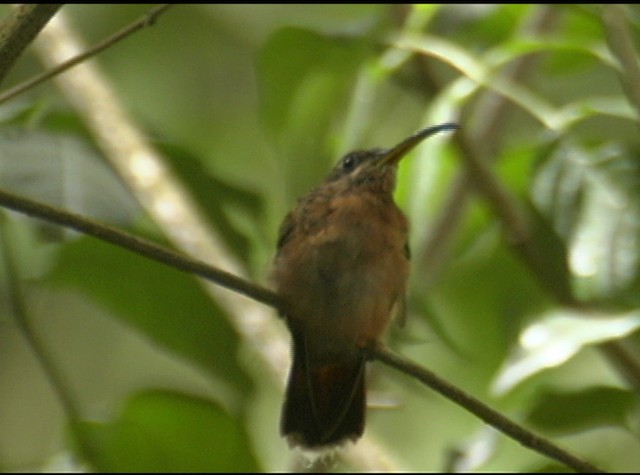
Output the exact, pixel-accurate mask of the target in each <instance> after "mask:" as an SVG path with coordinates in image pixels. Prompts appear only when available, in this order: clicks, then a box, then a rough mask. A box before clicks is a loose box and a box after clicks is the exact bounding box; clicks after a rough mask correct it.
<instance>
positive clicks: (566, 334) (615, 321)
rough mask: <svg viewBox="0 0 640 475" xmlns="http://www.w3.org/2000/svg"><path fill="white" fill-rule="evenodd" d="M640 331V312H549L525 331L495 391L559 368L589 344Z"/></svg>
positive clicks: (495, 385)
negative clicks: (612, 313)
mask: <svg viewBox="0 0 640 475" xmlns="http://www.w3.org/2000/svg"><path fill="white" fill-rule="evenodd" d="M638 328H640V311H637V310H636V311H633V312H627V313H623V314H615V315H595V314H588V315H587V314H584V313H581V312H577V311H571V310H557V311H550V312H548V313H546V314H545V315H542V316H541V317H540V318H538V319H537V320H536V321H535V323H533V324H531V325H529V326H528V327H527V328H525V329H524V330H523V331H522V332H521V334H520V338H519V344H518V347H517V348H516V349H515V350H514V351H513V352H512V355H511V357H510V358H509V359H508V360H507V361H506V362H505V364H504V365H503V366H502V369H501V370H500V371H499V372H498V374H497V375H496V377H495V379H494V381H493V383H492V390H493V391H494V392H495V393H496V394H504V393H506V392H508V391H510V390H511V389H513V388H514V387H515V386H516V385H518V384H520V383H521V382H522V381H524V380H526V379H527V378H529V377H531V376H532V375H534V374H536V373H538V372H540V371H543V370H545V369H548V368H553V367H556V366H560V365H562V364H563V363H565V362H566V361H567V360H569V359H570V358H572V357H573V356H574V355H576V354H577V353H578V352H579V351H580V350H581V349H582V348H584V347H585V346H588V345H593V344H598V343H602V342H604V341H607V340H612V339H616V338H621V337H624V336H627V335H629V334H631V333H633V332H634V331H635V330H637V329H638Z"/></svg>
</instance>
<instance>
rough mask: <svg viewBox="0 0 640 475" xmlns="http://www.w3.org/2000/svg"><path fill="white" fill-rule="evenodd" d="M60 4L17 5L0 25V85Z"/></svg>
mask: <svg viewBox="0 0 640 475" xmlns="http://www.w3.org/2000/svg"><path fill="white" fill-rule="evenodd" d="M61 6H62V4H51V5H48V4H37V5H29V4H26V5H19V6H18V7H17V8H16V9H15V10H12V11H11V12H10V13H9V15H8V16H7V17H6V18H5V19H4V21H3V22H2V23H1V24H0V83H2V81H3V80H4V78H5V77H6V75H7V74H8V72H9V70H10V69H11V67H12V66H13V64H14V63H15V62H16V60H17V59H18V58H19V57H20V55H21V54H22V52H23V51H24V49H25V48H26V47H27V46H29V45H30V44H31V42H32V41H33V39H34V38H35V37H36V35H37V34H38V33H39V32H40V30H42V28H43V27H44V26H45V25H46V24H47V22H48V21H49V20H50V19H51V17H53V15H55V14H56V12H57V11H58V10H59V9H60V7H61Z"/></svg>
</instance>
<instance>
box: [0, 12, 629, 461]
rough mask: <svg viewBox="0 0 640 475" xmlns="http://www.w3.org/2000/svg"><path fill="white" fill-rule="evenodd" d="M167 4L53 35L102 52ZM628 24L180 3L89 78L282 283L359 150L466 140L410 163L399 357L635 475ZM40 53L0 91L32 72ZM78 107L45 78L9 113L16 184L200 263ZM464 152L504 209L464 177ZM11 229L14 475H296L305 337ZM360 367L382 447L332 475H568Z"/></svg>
mask: <svg viewBox="0 0 640 475" xmlns="http://www.w3.org/2000/svg"><path fill="white" fill-rule="evenodd" d="M150 8H151V6H149V5H90V6H86V5H84V6H83V5H68V6H64V7H62V9H61V13H59V14H58V15H64V16H66V20H67V21H68V25H69V26H68V28H69V29H71V30H73V31H75V33H76V34H77V35H78V36H79V37H80V38H82V40H83V41H84V42H85V44H86V45H91V44H94V43H96V42H98V41H100V40H102V39H103V38H106V37H107V36H109V35H111V34H112V33H114V32H115V31H117V30H119V29H120V28H122V27H124V26H125V25H127V24H129V23H130V22H133V21H135V20H136V19H137V18H139V17H141V16H142V15H144V14H145V12H147V11H149V9H150ZM0 15H2V16H3V17H6V16H8V15H10V10H9V7H2V9H0ZM639 21H640V10H639V9H638V8H637V7H636V6H624V7H619V6H596V5H582V6H580V5H577V6H574V5H566V6H555V5H423V6H409V5H405V6H402V5H311V6H309V5H299V6H296V5H177V6H174V7H172V8H171V9H169V10H168V11H166V12H165V13H164V14H163V15H162V16H161V17H160V18H159V19H158V21H157V23H156V24H154V25H153V26H150V27H149V28H145V29H142V30H140V31H138V32H137V33H135V34H134V35H132V36H130V37H129V38H127V39H126V40H124V41H122V42H120V43H118V44H116V45H114V46H113V47H111V48H109V49H108V50H106V51H104V52H102V53H101V54H99V55H98V56H97V57H96V58H95V59H92V60H91V61H94V62H95V63H96V66H97V68H98V70H97V74H98V75H99V76H100V77H101V78H102V79H103V80H104V81H106V82H107V83H108V84H109V87H110V88H111V89H112V91H113V93H114V95H115V96H114V97H116V98H117V101H118V103H119V104H120V105H122V107H123V108H124V109H125V110H126V112H127V113H128V114H129V117H130V120H131V124H130V125H131V126H133V127H135V128H136V129H137V130H139V131H140V132H142V133H143V135H144V136H145V137H146V138H147V139H148V140H149V143H150V144H151V146H152V147H153V150H154V151H155V152H158V153H159V156H160V157H162V158H161V160H162V163H165V164H166V166H167V175H168V176H170V177H171V179H172V180H174V181H172V183H176V182H177V183H181V185H182V187H183V188H182V191H181V192H180V193H182V194H181V196H188V197H189V199H190V200H192V201H191V202H192V204H193V205H194V208H195V209H198V210H199V212H200V217H201V221H200V224H202V226H203V229H205V234H206V233H207V232H211V233H215V234H216V236H218V237H219V242H220V244H221V246H220V248H219V250H220V252H221V253H222V255H223V256H225V259H226V258H229V259H230V260H231V261H232V262H234V267H233V268H230V270H231V271H233V272H234V273H235V272H240V271H241V272H242V274H243V275H244V276H245V277H247V278H248V279H250V280H252V281H253V282H256V283H258V284H260V285H265V286H268V285H269V270H270V266H271V261H272V258H273V254H274V250H275V243H276V237H277V230H278V225H279V223H280V221H281V220H282V218H283V217H284V215H285V214H286V212H287V211H288V210H289V209H290V208H291V207H292V206H293V205H294V203H295V199H296V198H297V197H298V196H300V195H302V194H304V193H306V192H307V191H309V190H310V189H311V188H313V187H314V186H315V185H316V184H318V183H319V182H320V181H321V180H322V179H324V177H325V175H326V173H327V172H328V170H329V169H330V167H331V166H332V164H333V163H335V161H337V160H338V159H339V158H340V156H341V155H342V154H344V153H345V152H348V151H350V150H352V149H356V148H366V147H385V146H391V145H393V144H395V143H397V142H398V141H399V140H401V139H403V138H405V137H406V136H408V135H410V134H412V133H413V132H415V131H416V130H418V129H419V128H422V127H424V126H427V125H433V124H436V123H440V122H445V121H456V122H458V123H459V124H460V125H461V130H460V131H459V132H456V133H455V134H442V135H440V136H438V137H434V138H432V139H429V141H427V142H425V144H424V145H422V146H421V147H420V148H419V149H418V150H416V151H415V152H414V153H413V154H412V155H411V156H410V157H408V158H407V159H405V160H404V161H403V163H402V166H401V170H400V173H399V180H398V189H397V193H396V197H397V201H398V203H399V204H400V206H401V207H402V208H403V210H404V211H405V212H406V214H407V216H408V218H409V220H410V222H411V248H412V259H413V260H412V264H413V269H412V277H411V289H410V295H409V298H408V302H409V307H408V309H409V310H408V322H407V324H406V325H405V326H404V327H402V328H399V327H397V326H394V328H392V330H391V332H390V335H389V338H388V343H389V345H390V346H391V347H393V348H394V349H395V350H397V351H398V352H400V353H403V354H405V355H407V356H409V357H410V358H412V359H413V360H415V361H416V362H417V363H419V364H421V365H424V366H426V367H428V368H429V369H431V370H433V371H435V372H436V373H438V374H439V375H441V376H443V377H445V378H446V379H447V380H449V381H450V382H452V383H453V384H456V385H458V386H459V387H461V388H462V389H464V390H465V391H467V392H469V393H471V394H472V395H474V396H475V397H477V398H479V399H481V400H483V401H485V402H487V403H488V404H490V405H491V406H492V407H494V408H496V409H498V410H499V411H501V412H503V413H504V414H505V415H507V416H509V417H511V418H513V419H515V420H516V421H518V422H520V423H522V424H523V425H526V426H527V427H530V428H532V429H534V430H535V431H537V432H538V433H540V434H541V435H544V436H545V437H548V438H551V439H553V440H554V441H556V442H558V443H559V444H560V445H562V446H563V447H566V448H567V449H569V450H571V451H572V452H574V453H576V454H578V455H580V456H582V457H584V458H586V459H588V460H590V461H592V462H593V463H596V464H598V465H600V466H601V467H603V468H605V469H609V470H612V471H627V470H629V471H631V470H637V468H638V467H639V466H640V450H639V441H638V393H637V391H638V388H640V370H639V369H638V368H640V352H639V351H640V350H639V346H638V345H639V344H640V340H639V339H638V335H637V332H636V329H637V328H638V326H639V325H640V311H639V310H638V309H639V307H638V305H639V303H640V301H639V299H638V295H640V293H639V292H638V290H640V289H639V285H640V284H639V282H640V281H639V272H638V270H639V268H638V250H639V246H640V239H639V236H640V234H639V232H638V231H639V229H638V227H639V223H640V208H639V205H638V203H640V187H639V184H640V182H639V181H638V180H639V178H640V170H639V168H638V165H639V161H638V160H639V155H638V145H639V142H640V140H639V135H638V119H639V117H638V113H639V112H638V111H639V110H640V99H639V98H640V93H639V88H640V84H639V83H637V82H634V81H633V78H634V77H635V76H634V72H635V69H637V68H638V48H639V47H640V45H639V40H640V32H639V28H640V27H639ZM621 25H622V26H621ZM51 26H53V25H51ZM47 28H48V27H45V32H46V30H47ZM45 32H43V35H44V33H45ZM626 32H628V33H629V34H630V36H629V37H628V38H627V37H625V33H626ZM43 38H44V37H43V36H42V35H41V38H40V40H41V41H42V40H43ZM625 38H626V39H628V40H630V43H628V44H627V43H625V42H624V40H625ZM45 41H49V40H45ZM625 45H626V46H629V47H627V48H626V49H625ZM45 46H46V45H44V46H43V45H40V46H36V45H32V46H31V47H29V48H28V49H27V51H26V53H25V54H24V55H23V56H22V57H21V58H20V59H19V60H18V62H17V63H16V65H15V67H14V68H13V69H12V71H11V73H10V74H9V76H8V77H7V78H6V80H5V82H4V83H3V85H2V90H6V89H8V88H9V87H11V86H13V85H15V84H18V83H20V82H21V81H23V80H25V79H27V78H29V77H31V76H32V75H34V74H36V73H38V72H40V71H42V70H43V68H44V66H43V61H47V54H48V53H47V52H46V51H47V50H46V49H45ZM623 50H624V51H626V53H621V51H623ZM625 54H626V56H625ZM621 55H622V56H621ZM49 60H51V57H49ZM54 62H55V61H54ZM634 67H635V69H634ZM72 72H73V71H70V72H69V73H67V74H72ZM61 80H64V77H63V78H61ZM73 96H74V93H73V88H72V89H71V92H69V90H67V93H66V95H65V94H63V93H62V92H61V90H60V89H59V86H58V84H57V83H53V82H48V83H46V84H44V85H42V86H39V87H37V88H35V89H33V90H30V91H29V92H27V93H25V94H22V95H20V96H18V97H17V98H15V99H12V100H10V101H7V102H4V103H1V104H0V121H1V122H2V129H1V130H0V138H1V139H0V187H2V188H3V189H6V190H10V191H13V192H15V193H19V194H22V195H23V196H26V197H30V198H32V199H36V200H39V201H42V202H45V203H49V204H52V205H55V206H59V207H61V208H65V209H69V210H72V211H74V212H76V213H78V214H81V215H84V216H87V217H90V218H93V219H96V220H99V221H102V222H106V223H109V224H111V225H113V226H116V227H120V228H123V229H125V230H128V231H130V232H132V233H135V234H140V235H142V236H144V237H146V238H148V239H152V240H155V241H158V242H160V243H162V244H163V245H167V246H169V245H172V246H176V247H177V248H179V249H181V250H182V251H184V252H188V251H189V248H188V246H186V248H185V247H183V248H181V247H180V245H179V244H177V242H180V239H184V240H186V241H188V240H189V236H192V235H194V234H193V233H195V232H196V231H194V230H193V229H191V228H190V227H189V226H190V225H187V224H184V225H182V224H179V225H174V226H171V225H170V224H168V223H167V221H162V219H161V217H162V216H166V213H167V212H168V211H167V209H169V210H173V208H172V201H171V199H169V198H167V201H163V202H162V203H164V205H165V206H167V207H168V208H166V207H165V208H162V207H161V209H159V210H157V209H156V210H155V211H154V208H153V206H149V202H146V203H145V202H143V201H144V200H142V199H141V198H140V193H141V188H144V180H141V181H135V180H132V179H131V177H130V176H124V174H122V171H121V170H120V172H117V171H116V169H117V167H116V166H115V165H114V164H113V161H112V157H110V156H109V155H110V153H109V151H108V150H107V149H105V148H104V147H103V146H102V145H101V143H100V141H99V140H98V139H96V132H95V127H96V126H95V124H94V125H91V123H90V122H91V121H90V119H88V118H87V115H86V114H84V115H83V113H82V112H81V111H80V110H79V108H78V106H77V104H76V105H74V104H73ZM76 99H77V97H76ZM87 102H90V101H87ZM96 107H98V108H99V105H98V106H96ZM98 110H99V109H98ZM97 122H98V127H100V126H103V127H105V128H106V129H108V127H110V126H112V125H113V124H111V123H106V124H105V123H102V124H100V118H98V119H97ZM107 122H108V121H107ZM114 134H116V133H115V132H114ZM111 138H112V139H114V140H115V142H118V137H117V134H116V136H112V137H111ZM469 157H475V158H478V159H481V160H484V161H485V163H487V164H488V169H489V170H490V171H491V173H492V174H493V175H492V176H493V178H494V179H496V180H497V181H498V183H499V184H500V185H501V186H500V189H503V190H504V191H505V192H506V202H504V203H502V205H496V204H495V203H496V202H495V201H491V199H490V198H489V199H488V193H487V189H486V188H482V186H481V185H480V186H478V183H479V182H480V180H481V178H479V177H478V175H477V174H474V173H471V174H469V173H466V170H467V169H468V168H467V165H466V163H467V162H466V161H465V159H468V158H469ZM145 163H146V166H147V168H144V167H143V168H144V170H143V172H144V173H149V174H150V176H151V175H153V173H154V172H153V170H155V168H154V166H153V165H152V164H151V165H149V163H147V162H145ZM145 170H146V171H145ZM149 170H151V171H149ZM144 173H142V175H143V176H146V175H144ZM153 176H155V175H153ZM150 179H151V178H150ZM152 192H153V190H152ZM505 203H506V204H505ZM511 207H513V208H515V209H516V210H517V212H518V213H520V214H519V215H521V216H524V217H525V218H526V222H527V225H526V229H525V231H526V232H525V233H524V234H516V235H514V233H513V230H514V222H513V221H512V220H511V218H509V216H507V217H505V215H504V210H505V209H511ZM174 211H175V210H174ZM163 213H165V214H164V215H163ZM178 214H179V213H178ZM175 222H177V223H182V221H181V219H180V216H178V217H177V218H176V221H175ZM516 224H517V223H516ZM0 229H1V230H2V234H1V242H0V244H1V246H2V252H1V253H0V256H2V257H1V258H0V470H4V471H22V470H101V471H104V470H108V471H192V470H198V471H273V470H289V469H292V468H304V465H299V463H300V462H299V461H297V459H296V454H293V453H291V452H290V451H289V449H288V448H287V446H286V443H285V442H284V441H283V440H282V439H281V438H280V437H279V433H278V424H279V411H280V404H281V399H282V383H283V379H284V374H286V365H287V361H286V345H287V339H286V333H285V332H284V326H283V324H282V322H281V321H280V320H279V319H278V318H277V317H276V314H275V311H273V310H272V309H270V308H268V307H266V306H264V305H262V304H257V303H256V304H252V303H251V302H249V303H247V301H246V299H245V298H244V297H239V298H238V299H237V301H239V302H240V303H239V304H237V305H235V306H234V305H228V304H227V303H225V301H224V297H217V296H216V295H217V294H212V293H211V292H210V289H205V288H204V287H203V286H202V284H201V283H200V282H199V281H198V280H197V279H195V278H193V277H192V276H190V275H188V274H185V273H182V272H179V271H177V270H175V269H172V268H170V267H166V266H163V265H161V264H158V263H156V262H153V261H151V260H149V259H145V258H143V257H140V256H137V255H135V254H133V253H131V252H129V251H125V250H123V249H120V248H118V247H115V246H112V245H108V244H105V243H103V242H101V241H99V240H96V239H94V238H89V237H86V236H83V235H81V234H80V233H76V232H72V231H69V230H66V229H62V228H61V227H58V226H55V225H52V224H45V223H44V222H42V221H39V220H34V219H31V218H27V217H25V216H23V215H20V214H18V213H14V212H7V211H2V212H1V213H0ZM207 230H208V231H207ZM169 235H174V237H172V238H170V237H169ZM175 235H177V238H176V237H175ZM176 239H177V240H176ZM195 249H197V248H195ZM197 257H200V258H202V259H204V260H207V261H208V262H209V263H210V264H212V265H214V266H215V265H220V266H221V267H223V268H228V267H226V266H225V265H224V264H222V263H221V262H218V261H216V260H210V259H209V258H208V257H207V256H204V255H199V256H197ZM223 295H228V294H223ZM219 298H220V299H222V300H219ZM243 299H244V300H243ZM20 304H21V305H20ZM243 305H248V307H246V308H247V310H246V314H244V313H243V311H242V309H243V308H244V307H243ZM19 307H22V308H21V309H20V308H19ZM249 308H250V310H248V309H249ZM255 314H260V315H259V316H260V318H258V317H256V316H255ZM254 317H255V318H256V320H255V321H254V320H253V318H254ZM258 320H259V323H258ZM25 322H26V324H25ZM258 326H259V328H260V331H259V332H257V331H256V332H252V329H254V328H258ZM256 342H259V343H258V344H257V343H256ZM283 348H284V350H283ZM38 352H40V353H38ZM370 366H371V372H370V376H369V381H370V389H369V402H370V406H371V408H370V409H369V412H368V421H367V429H366V432H367V433H366V437H365V439H364V440H363V441H362V443H361V444H358V445H357V446H356V448H355V449H353V450H354V451H353V452H352V455H351V456H349V455H345V457H343V458H341V459H337V460H336V462H335V465H334V467H335V468H338V469H348V470H364V469H367V470H371V469H374V468H377V469H379V470H385V469H394V470H412V471H413V470H420V471H422V470H424V471H427V470H433V471H438V470H450V471H455V470H465V471H469V470H505V471H536V470H554V471H556V470H557V469H562V467H561V466H560V465H557V464H556V463H555V462H553V461H551V460H549V459H547V458H545V457H543V456H541V455H540V454H538V453H536V452H534V451H531V450H529V449H526V448H524V447H522V446H521V445H519V444H518V443H516V442H514V441H512V440H511V439H509V438H507V437H506V436H504V435H501V434H498V433H497V432H496V431H494V430H493V429H489V428H488V427H487V426H486V425H485V424H484V423H483V422H481V421H480V420H478V419H477V418H475V417H474V416H472V415H471V414H469V413H468V412H466V411H465V410H464V409H462V408H460V407H459V406H457V405H456V404H454V403H452V402H450V401H447V400H445V399H443V398H442V397H440V396H438V395H436V394H435V393H434V392H433V391H431V390H430V389H427V388H425V387H423V386H420V385H419V384H418V383H416V382H415V381H413V380H411V379H410V378H409V377H407V376H405V375H402V374H399V373H397V372H395V371H393V370H391V369H388V368H386V367H384V366H383V365H382V364H381V363H373V364H372V365H370Z"/></svg>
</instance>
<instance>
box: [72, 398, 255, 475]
mask: <svg viewBox="0 0 640 475" xmlns="http://www.w3.org/2000/svg"><path fill="white" fill-rule="evenodd" d="M74 433H75V434H80V437H81V438H82V440H79V441H78V440H76V444H77V446H78V450H80V452H81V454H82V455H83V456H84V457H85V458H87V459H88V461H89V462H90V463H91V464H92V465H93V466H94V468H96V469H98V470H99V471H103V472H146V473H166V472H223V473H224V472H227V473H228V472H253V471H257V470H259V467H258V464H257V461H256V459H255V456H254V454H253V451H252V448H251V445H250V441H249V437H248V436H247V434H246V432H245V430H244V427H243V425H242V424H241V422H240V421H239V420H238V418H236V417H233V416H231V415H230V414H228V413H227V412H226V411H224V410H223V409H222V408H221V407H220V406H218V405H216V404H215V403H214V402H212V401H209V400H206V399H202V398H198V397H194V396H189V395H186V394H181V393H177V392H170V391H166V390H150V391H146V392H141V393H138V394H136V395H134V396H133V397H131V398H130V400H129V401H128V402H127V403H126V405H125V407H124V409H123V411H122V413H121V414H119V415H118V416H117V417H116V418H115V419H114V420H113V421H110V422H107V423H97V422H79V423H76V430H75V431H74Z"/></svg>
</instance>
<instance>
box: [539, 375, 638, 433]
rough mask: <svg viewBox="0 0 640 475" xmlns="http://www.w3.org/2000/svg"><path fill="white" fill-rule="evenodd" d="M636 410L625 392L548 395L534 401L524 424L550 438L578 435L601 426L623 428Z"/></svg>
mask: <svg viewBox="0 0 640 475" xmlns="http://www.w3.org/2000/svg"><path fill="white" fill-rule="evenodd" d="M636 407H637V402H636V398H635V396H634V395H633V394H632V393H630V392H629V391H626V390H622V389H618V388H612V387H604V386H601V387H593V388H589V389H585V390H581V391H571V392H565V391H549V392H545V394H544V395H543V396H541V397H539V398H538V400H537V401H536V403H535V404H534V405H533V407H532V408H531V410H530V412H529V414H528V415H527V422H528V423H531V424H533V425H535V426H536V427H538V428H540V429H541V430H544V431H545V432H549V433H552V434H567V433H572V432H579V431H583V430H587V429H593V428H594V427H598V426H603V425H618V426H622V427H626V426H627V420H628V418H629V416H630V415H631V413H632V410H633V409H635V408H636Z"/></svg>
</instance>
